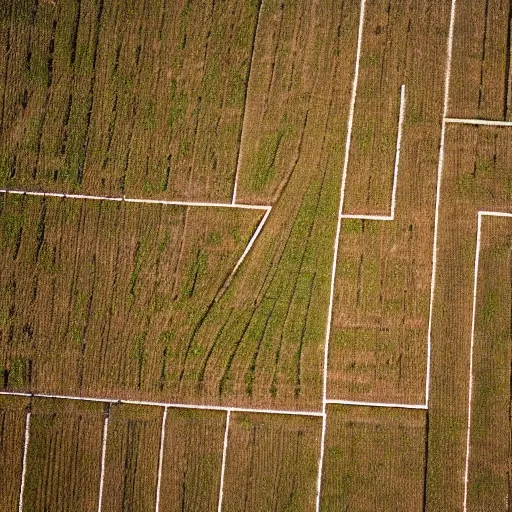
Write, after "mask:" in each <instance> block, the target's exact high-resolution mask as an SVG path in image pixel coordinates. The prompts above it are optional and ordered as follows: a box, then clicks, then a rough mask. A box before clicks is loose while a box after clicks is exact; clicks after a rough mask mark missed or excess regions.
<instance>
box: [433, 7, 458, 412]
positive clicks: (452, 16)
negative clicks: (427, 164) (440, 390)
mask: <svg viewBox="0 0 512 512" xmlns="http://www.w3.org/2000/svg"><path fill="white" fill-rule="evenodd" d="M456 4H457V0H452V4H451V9H450V25H449V29H448V43H447V45H446V67H445V73H444V100H443V117H442V121H441V140H440V142H439V158H438V162H437V186H436V209H435V215H434V243H433V246H432V275H431V279H430V306H429V312H428V330H427V368H426V377H425V404H426V405H427V407H428V404H429V400H430V365H431V359H432V317H433V311H434V292H435V285H436V271H437V237H438V231H439V203H440V201H441V181H442V177H443V166H444V142H445V135H446V119H447V117H446V115H447V114H448V103H449V98H450V77H451V72H452V53H453V31H454V26H455V8H456Z"/></svg>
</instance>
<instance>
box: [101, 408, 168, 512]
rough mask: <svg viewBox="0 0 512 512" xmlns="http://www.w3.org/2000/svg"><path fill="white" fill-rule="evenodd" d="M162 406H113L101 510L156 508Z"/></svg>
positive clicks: (115, 511) (109, 426)
mask: <svg viewBox="0 0 512 512" xmlns="http://www.w3.org/2000/svg"><path fill="white" fill-rule="evenodd" d="M162 414H163V409H162V408H160V407H141V406H132V405H112V406H111V408H110V414H109V424H108V436H107V451H106V459H105V473H104V487H103V496H102V510H108V511H112V512H117V511H126V510H129V511H134V512H135V511H137V510H148V511H149V510H155V499H156V492H155V491H156V484H157V473H158V453H159V445H160V432H161V427H162Z"/></svg>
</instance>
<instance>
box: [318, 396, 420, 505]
mask: <svg viewBox="0 0 512 512" xmlns="http://www.w3.org/2000/svg"><path fill="white" fill-rule="evenodd" d="M325 443H326V444H325V449H326V453H325V461H324V464H325V466H324V468H325V469H324V477H323V478H324V482H323V486H322V489H323V490H322V501H321V507H322V510H325V511H332V512H334V511H337V510H351V511H354V512H359V511H361V512H363V511H367V510H373V511H383V512H384V511H389V510H394V511H396V512H399V511H404V512H409V511H412V510H422V507H423V483H424V469H425V411H417V410H397V409H388V408H383V407H375V408H370V407H354V406H346V405H331V406H329V410H328V421H327V435H326V440H325Z"/></svg>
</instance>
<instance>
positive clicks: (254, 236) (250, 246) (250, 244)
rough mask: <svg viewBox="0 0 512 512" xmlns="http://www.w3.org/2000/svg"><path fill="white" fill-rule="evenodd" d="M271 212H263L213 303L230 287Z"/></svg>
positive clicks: (269, 209) (269, 210)
mask: <svg viewBox="0 0 512 512" xmlns="http://www.w3.org/2000/svg"><path fill="white" fill-rule="evenodd" d="M271 210H272V208H271V207H269V208H268V210H267V211H266V212H265V215H263V217H262V219H261V220H260V223H259V224H258V227H257V228H256V230H255V231H254V233H253V235H252V237H251V239H250V240H249V243H248V244H247V246H246V247H245V250H244V252H243V253H242V256H240V258H239V259H238V261H237V262H236V265H235V267H234V268H233V270H232V271H231V274H229V277H228V278H227V280H226V283H225V284H224V286H223V287H222V289H221V290H220V291H219V293H218V295H217V296H216V297H215V301H217V300H219V299H220V297H221V296H222V295H223V293H224V292H225V291H226V289H227V288H228V286H229V285H230V283H231V281H232V279H233V277H234V276H235V274H236V272H237V270H238V269H239V267H240V265H241V264H242V263H243V261H244V260H245V258H246V256H247V254H249V251H250V250H251V248H252V246H253V245H254V242H255V241H256V238H258V236H259V234H260V233H261V230H262V229H263V226H264V225H265V223H266V222H267V219H268V216H269V215H270V212H271Z"/></svg>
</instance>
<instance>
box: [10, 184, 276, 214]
mask: <svg viewBox="0 0 512 512" xmlns="http://www.w3.org/2000/svg"><path fill="white" fill-rule="evenodd" d="M0 194H15V195H21V196H37V197H60V198H63V199H88V200H91V201H112V202H116V203H123V202H125V203H142V204H161V205H166V206H200V207H206V208H208V207H209V208H239V209H241V210H262V211H270V210H271V209H272V206H270V205H261V204H242V203H237V204H233V203H208V202H201V201H172V200H167V199H140V198H136V197H126V196H93V195H87V194H67V193H65V192H38V191H34V190H14V189H5V188H3V189H0Z"/></svg>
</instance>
